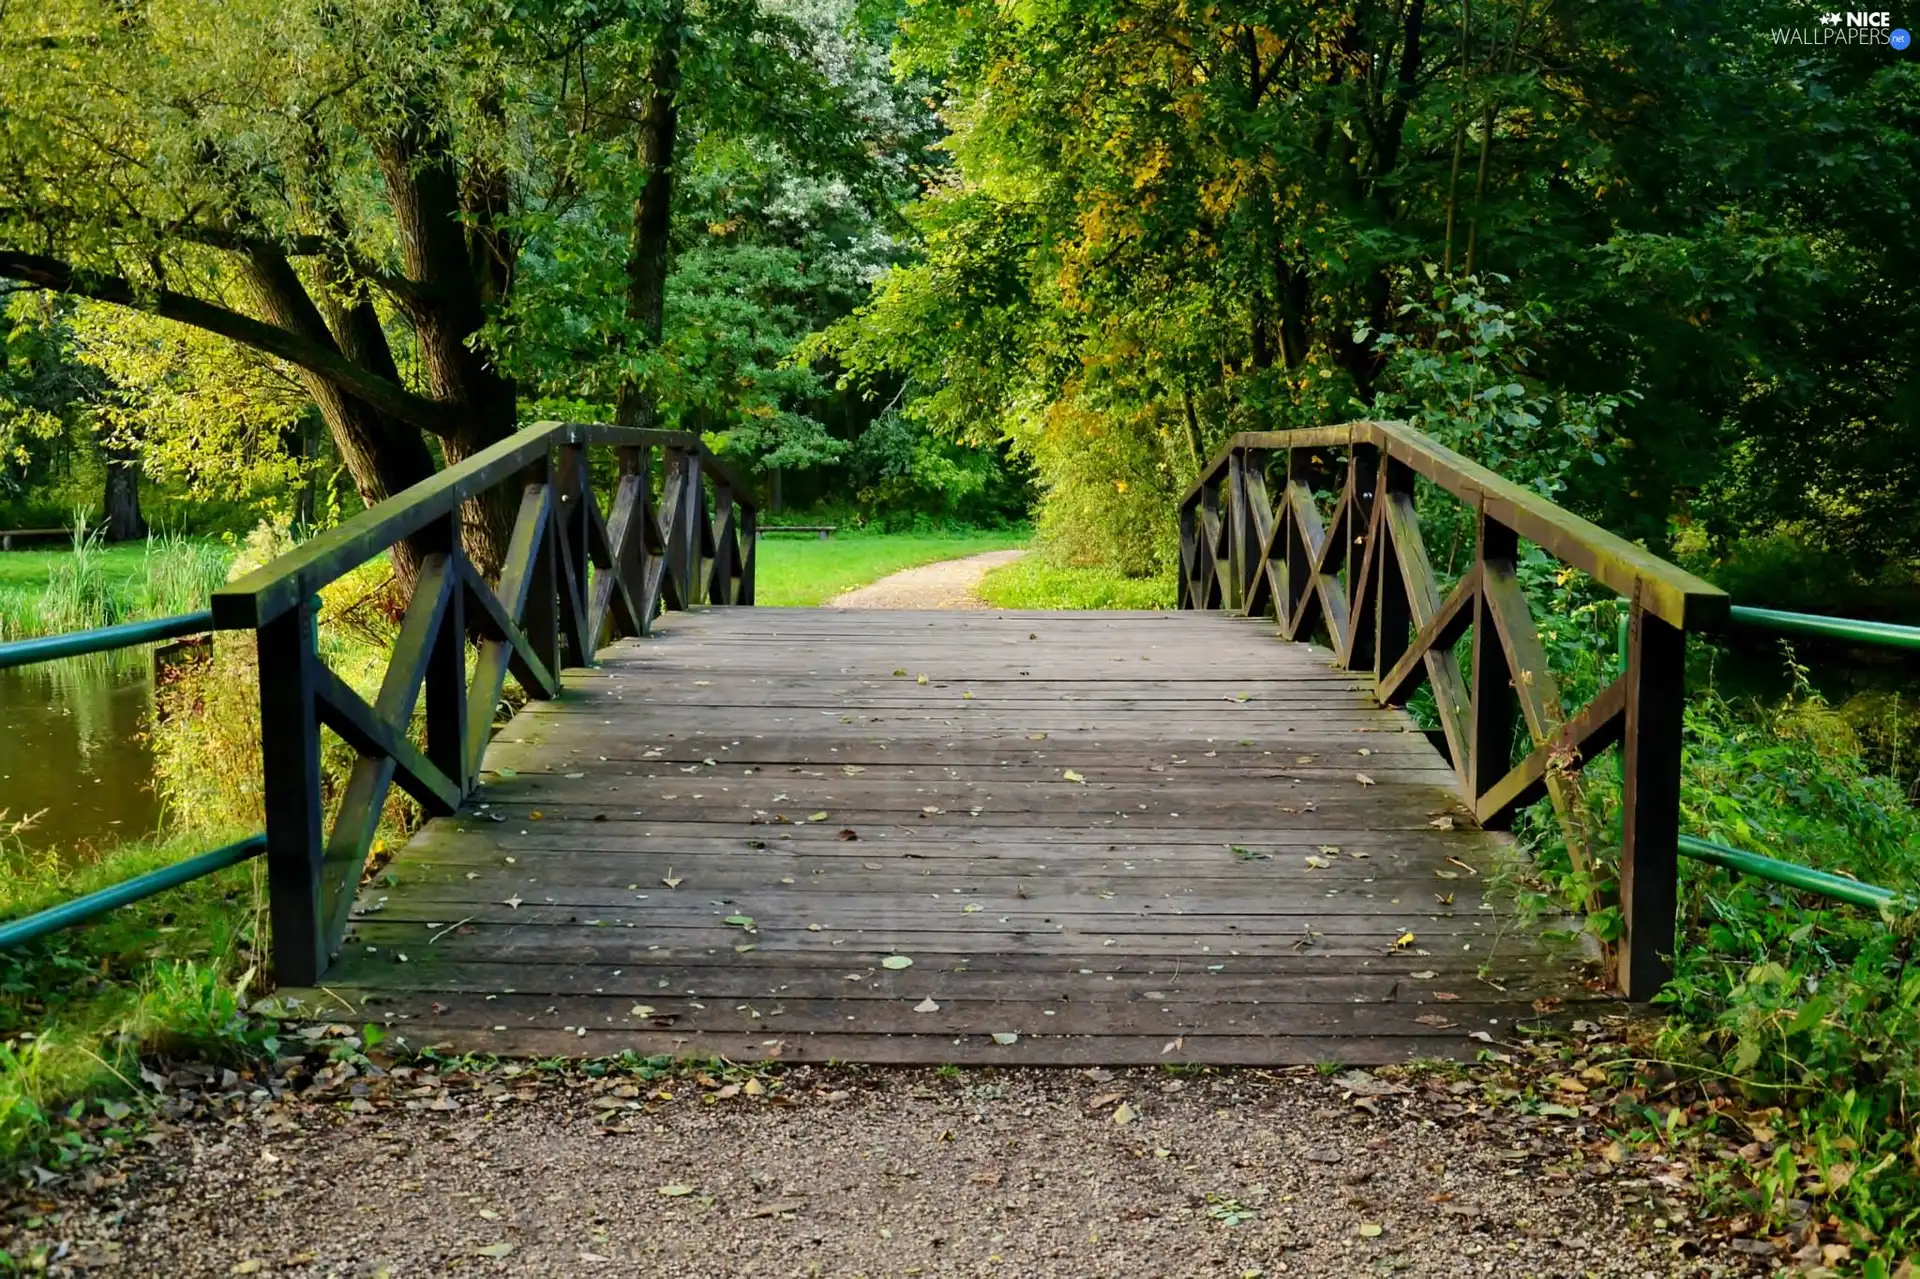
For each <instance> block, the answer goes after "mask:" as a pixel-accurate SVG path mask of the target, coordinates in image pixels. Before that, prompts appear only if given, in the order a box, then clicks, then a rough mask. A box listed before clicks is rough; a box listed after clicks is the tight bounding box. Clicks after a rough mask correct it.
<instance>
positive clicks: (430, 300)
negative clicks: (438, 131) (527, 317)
mask: <svg viewBox="0 0 1920 1279" xmlns="http://www.w3.org/2000/svg"><path fill="white" fill-rule="evenodd" d="M379 156H380V164H381V169H382V172H383V176H384V178H385V180H386V186H387V193H388V198H389V200H390V201H391V202H392V205H393V211H394V219H395V221H396V222H397V223H398V224H399V230H400V244H401V255H402V258H403V259H404V261H405V262H406V272H407V277H408V278H409V279H411V280H413V281H415V282H416V283H418V284H419V285H421V286H422V287H421V289H420V290H419V294H418V297H417V299H416V300H414V301H412V302H410V303H409V304H408V305H407V306H406V308H405V309H406V313H407V317H408V319H409V320H410V321H411V322H412V324H413V330H414V334H415V336H416V337H417V338H418V340H419V345H420V363H421V367H422V370H423V372H424V373H425V374H426V380H427V389H428V394H429V395H431V396H432V398H433V399H434V400H436V401H438V402H440V403H442V404H448V405H458V406H459V407H460V416H461V420H460V422H459V424H458V425H457V426H456V427H455V429H453V430H452V431H450V432H449V433H447V434H446V435H443V436H441V437H440V446H441V452H442V453H443V454H444V455H445V457H446V460H447V465H449V466H452V465H454V464H456V463H459V462H462V461H464V460H466V459H467V458H469V457H472V456H473V455H474V454H475V453H478V452H480V451H481V450H483V449H485V448H487V447H489V446H490V445H493V444H497V443H499V442H500V441H501V440H504V439H506V438H507V437H508V436H509V435H512V434H513V432H514V429H515V425H516V417H517V413H518V406H517V404H516V396H517V393H518V392H517V388H516V387H515V386H514V383H513V380H512V379H511V378H508V377H506V376H504V375H503V374H501V372H500V370H499V368H498V366H496V365H495V364H494V363H493V361H492V359H491V358H490V357H489V355H488V354H487V352H486V351H484V350H481V349H476V347H475V345H474V343H473V337H474V335H475V334H477V333H479V331H480V329H481V327H482V326H483V325H485V323H486V321H487V303H488V301H489V299H495V298H498V297H499V296H500V295H501V294H503V293H504V292H505V290H506V288H507V285H508V282H509V280H510V277H511V270H512V255H511V251H510V248H509V247H508V246H507V244H506V242H505V238H504V234H503V233H501V232H499V231H498V230H497V228H495V227H494V226H493V225H492V219H493V218H494V217H496V216H498V214H499V213H500V212H502V211H503V207H504V206H503V204H502V202H503V201H504V196H502V195H500V193H499V192H498V191H496V190H495V189H494V188H495V187H496V186H497V185H498V183H497V181H496V180H495V179H494V178H493V177H492V176H491V175H488V174H482V175H479V176H478V177H477V178H476V179H475V182H476V183H477V185H478V186H479V187H480V188H481V189H480V190H479V191H478V193H477V197H476V198H477V199H478V201H479V205H480V207H479V208H478V209H469V207H468V205H467V204H466V203H465V202H463V200H462V192H461V176H460V171H459V167H458V165H457V164H456V163H455V162H454V160H453V158H452V156H451V155H450V154H449V153H448V150H447V148H446V146H445V143H444V139H441V138H438V137H433V136H426V137H423V136H420V135H418V134H415V133H412V132H403V133H401V134H399V135H397V136H395V137H393V138H391V139H388V140H387V141H386V143H385V144H383V145H382V146H381V147H380V148H379ZM497 205H500V206H501V207H496V206H497ZM519 506H520V494H519V493H518V492H515V491H514V487H513V486H512V485H496V486H495V487H494V488H492V489H490V490H488V491H487V492H485V493H482V494H479V495H478V496H476V497H475V498H474V499H473V500H471V501H469V502H468V503H467V504H466V505H465V506H464V507H463V508H462V511H461V513H462V516H463V519H462V521H461V528H462V532H463V543H464V545H465V548H466V552H467V555H468V558H470V559H472V560H473V562H474V564H475V566H476V567H477V568H479V569H480V571H481V572H482V573H484V574H488V575H492V574H496V573H498V572H499V570H500V565H501V562H502V561H503V560H504V558H505V556H506V548H507V541H508V539H509V538H510V537H511V536H512V533H513V520H514V515H515V513H516V512H517V511H518V509H519Z"/></svg>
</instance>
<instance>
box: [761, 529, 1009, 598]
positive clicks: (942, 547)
mask: <svg viewBox="0 0 1920 1279" xmlns="http://www.w3.org/2000/svg"><path fill="white" fill-rule="evenodd" d="M1026 541H1027V534H1026V531H1025V530H1023V529H1002V530H992V531H986V532H971V533H968V532H954V533H858V532H852V533H836V534H834V535H833V536H832V537H830V538H828V539H826V540H824V541H822V540H821V539H820V538H817V537H813V536H810V535H805V534H800V533H791V534H784V535H780V534H776V535H775V536H772V537H763V538H761V539H760V547H759V550H758V552H757V554H756V558H755V561H754V572H755V577H754V599H755V601H756V602H758V603H761V604H769V605H814V604H824V603H826V602H827V601H828V600H830V599H832V598H833V597H834V596H836V595H839V594H841V593H842V592H844V591H850V590H853V589H854V588H855V587H858V586H865V585H867V583H869V582H874V581H878V580H879V579H880V578H883V577H885V576H886V575H887V574H889V573H898V572H899V571H900V570H901V569H907V568H917V567H918V566H920V565H922V564H933V563H936V562H938V561H940V560H953V559H959V558H961V557H962V556H966V555H978V554H980V553H981V552H983V551H1000V550H1006V549H1007V548H1009V547H1014V546H1022V545H1024V544H1025V543H1026Z"/></svg>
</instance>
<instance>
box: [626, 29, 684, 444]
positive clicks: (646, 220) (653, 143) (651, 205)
mask: <svg viewBox="0 0 1920 1279" xmlns="http://www.w3.org/2000/svg"><path fill="white" fill-rule="evenodd" d="M680 21H681V14H680V7H679V5H678V4H674V5H671V6H669V8H668V12H667V20H666V22H665V23H664V24H663V25H662V27H661V30H660V43H659V44H658V45H657V46H655V48H654V51H653V62H652V63H651V65H649V66H648V68H647V103H646V107H645V109H644V110H643V111H642V113H641V117H640V136H639V147H638V150H639V159H640V163H641V165H643V166H644V167H645V168H646V171H647V184H646V186H644V187H642V188H641V190H640V198H639V199H638V200H636V201H634V205H633V249H632V252H631V253H630V254H629V255H628V256H627V319H628V320H629V321H630V322H631V323H632V325H633V332H632V333H631V334H630V335H629V340H630V341H631V340H632V339H634V338H638V339H639V344H641V345H642V346H643V347H644V349H646V350H650V351H653V350H658V349H659V348H660V340H661V336H662V334H663V332H664V330H665V326H666V305H667V266H668V259H669V255H670V252H671V250H672V247H673V246H672V232H673V152H674V145H675V142H676V141H677V135H678V133H679V129H680V108H679V104H678V102H676V101H675V99H676V97H677V96H678V94H679V92H680ZM658 416H659V406H658V405H656V404H655V403H654V399H653V390H652V388H651V387H648V386H646V385H645V384H644V383H642V382H640V381H638V380H636V379H635V378H634V377H632V376H631V375H628V376H626V377H623V378H622V379H621V382H620V389H619V392H618V394H617V395H616V397H615V400H614V412H613V420H614V421H615V422H617V423H619V424H620V425H621V426H652V425H653V424H654V422H655V421H656V420H657V418H658Z"/></svg>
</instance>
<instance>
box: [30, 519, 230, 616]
mask: <svg viewBox="0 0 1920 1279" xmlns="http://www.w3.org/2000/svg"><path fill="white" fill-rule="evenodd" d="M231 558H232V552H231V551H230V550H228V549H227V548H226V547H224V546H222V545H220V544H219V543H217V542H212V541H208V540H206V539H204V538H192V537H183V536H180V535H178V534H171V533H156V534H154V535H152V536H151V537H149V538H148V539H147V540H146V541H144V542H132V543H121V544H119V545H116V546H108V545H106V544H105V543H103V542H102V541H101V540H100V538H99V536H98V533H97V531H94V532H88V531H87V530H86V529H85V528H84V527H82V528H81V529H78V530H76V533H75V537H74V540H73V543H72V544H71V545H70V546H67V547H65V548H62V549H57V550H30V551H7V552H0V641H5V640H13V639H27V638H31V637H33V636H36V635H58V634H62V633H64V632H67V631H80V630H88V629H91V628H93V627H97V626H112V625H114V624H115V623H117V622H130V621H136V620H139V619H142V618H149V617H166V616H168V615H170V614H174V613H188V612H192V611H194V610H196V609H202V608H205V607H206V606H207V596H208V595H209V594H210V593H211V592H212V590H213V588H214V587H216V586H218V585H220V583H221V582H223V581H225V580H226V570H227V563H228V561H229V560H230V559H231Z"/></svg>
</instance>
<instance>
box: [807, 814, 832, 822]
mask: <svg viewBox="0 0 1920 1279" xmlns="http://www.w3.org/2000/svg"><path fill="white" fill-rule="evenodd" d="M807 820H808V821H810V822H824V821H826V820H827V815H826V813H825V812H818V813H808V814H807Z"/></svg>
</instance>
